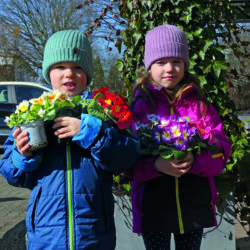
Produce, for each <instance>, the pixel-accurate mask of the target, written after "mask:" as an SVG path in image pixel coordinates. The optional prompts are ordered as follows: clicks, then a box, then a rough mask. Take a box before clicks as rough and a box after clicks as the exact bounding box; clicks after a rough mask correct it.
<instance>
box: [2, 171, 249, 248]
mask: <svg viewBox="0 0 250 250" xmlns="http://www.w3.org/2000/svg"><path fill="white" fill-rule="evenodd" d="M28 199H29V191H28V190H26V189H21V188H15V187H12V186H10V185H9V184H8V183H7V182H6V180H5V179H4V178H3V177H2V176H1V175H0V250H25V249H26V247H25V245H26V244H25V231H26V227H25V214H26V206H27V203H28ZM236 249H237V250H249V249H250V240H249V238H248V237H247V235H246V233H245V231H244V230H243V228H242V227H241V226H240V225H239V224H238V223H236ZM129 250H136V249H129ZM214 250H221V249H214Z"/></svg>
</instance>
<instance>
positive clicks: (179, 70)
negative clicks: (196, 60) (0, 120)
mask: <svg viewBox="0 0 250 250" xmlns="http://www.w3.org/2000/svg"><path fill="white" fill-rule="evenodd" d="M150 72H151V75H152V78H153V80H154V81H155V82H156V84H157V86H162V87H164V88H166V89H173V88H174V87H175V86H176V85H177V84H178V83H179V82H180V81H181V79H182V78H183V76H184V72H185V63H184V62H183V61H182V60H181V59H179V58H173V57H170V58H163V59H160V60H157V61H155V62H154V63H153V64H152V65H151V68H150Z"/></svg>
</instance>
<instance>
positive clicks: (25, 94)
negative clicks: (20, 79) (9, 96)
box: [15, 86, 45, 103]
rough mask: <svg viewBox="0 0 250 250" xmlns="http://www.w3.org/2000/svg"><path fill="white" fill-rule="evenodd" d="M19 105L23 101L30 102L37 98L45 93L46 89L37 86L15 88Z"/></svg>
mask: <svg viewBox="0 0 250 250" xmlns="http://www.w3.org/2000/svg"><path fill="white" fill-rule="evenodd" d="M15 89H16V97H17V103H20V102H22V101H23V100H27V101H28V100H30V99H32V98H37V97H39V96H40V95H42V94H43V92H45V90H44V89H41V88H38V87H35V86H15Z"/></svg>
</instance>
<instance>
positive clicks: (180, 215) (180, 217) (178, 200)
mask: <svg viewBox="0 0 250 250" xmlns="http://www.w3.org/2000/svg"><path fill="white" fill-rule="evenodd" d="M163 94H164V95H165V96H166V97H167V99H168V102H169V103H170V114H171V115H172V114H174V102H175V100H176V97H175V98H174V100H173V101H171V100H170V98H169V97H168V96H167V94H166V93H165V92H163ZM175 197H176V207H177V214H178V222H179V229H180V233H181V234H184V227H183V220H182V214H181V205H180V197H179V178H178V177H175Z"/></svg>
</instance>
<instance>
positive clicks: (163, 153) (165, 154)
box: [160, 149, 174, 159]
mask: <svg viewBox="0 0 250 250" xmlns="http://www.w3.org/2000/svg"><path fill="white" fill-rule="evenodd" d="M173 154H174V152H173V149H166V150H163V151H161V153H160V155H161V156H162V157H163V158H165V159H169V158H171V157H172V156H173Z"/></svg>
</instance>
